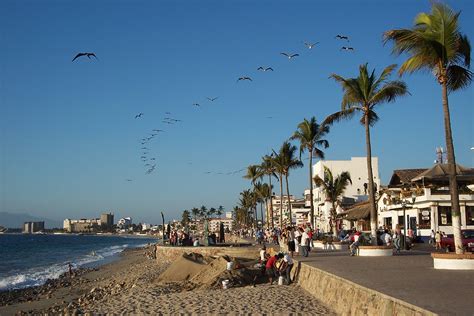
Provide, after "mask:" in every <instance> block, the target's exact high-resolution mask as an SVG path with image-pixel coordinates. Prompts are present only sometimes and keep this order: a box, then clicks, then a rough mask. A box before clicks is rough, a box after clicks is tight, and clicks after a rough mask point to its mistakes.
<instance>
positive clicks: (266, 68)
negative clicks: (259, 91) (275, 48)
mask: <svg viewBox="0 0 474 316" xmlns="http://www.w3.org/2000/svg"><path fill="white" fill-rule="evenodd" d="M257 70H261V71H263V72H265V71H273V68H272V67H263V66H260V67H258V68H257Z"/></svg>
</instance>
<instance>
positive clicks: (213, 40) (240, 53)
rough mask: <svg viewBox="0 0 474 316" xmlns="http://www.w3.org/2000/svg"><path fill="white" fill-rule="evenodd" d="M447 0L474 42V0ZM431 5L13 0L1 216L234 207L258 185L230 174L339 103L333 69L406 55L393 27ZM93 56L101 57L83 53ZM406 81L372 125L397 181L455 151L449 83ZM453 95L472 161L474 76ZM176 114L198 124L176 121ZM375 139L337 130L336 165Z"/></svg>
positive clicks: (152, 218)
mask: <svg viewBox="0 0 474 316" xmlns="http://www.w3.org/2000/svg"><path fill="white" fill-rule="evenodd" d="M447 3H448V4H449V5H450V6H451V7H452V8H453V9H454V10H456V11H459V10H461V11H462V13H461V17H460V25H461V31H462V32H463V33H465V34H466V35H467V36H468V37H469V38H470V39H471V40H472V39H473V38H474V34H473V31H474V27H473V26H474V22H473V20H472V19H470V18H469V17H471V16H472V15H473V13H474V10H473V8H474V4H473V3H472V1H469V0H465V1H448V2H447ZM423 11H424V12H429V11H430V3H429V1H412V0H406V1H390V2H384V3H383V5H381V4H380V2H379V1H375V0H373V1H269V0H268V1H267V0H264V1H250V0H249V1H247V0H243V1H235V0H234V1H232V0H231V1H218V0H216V1H207V0H202V1H184V0H178V1H105V0H103V1H59V0H57V1H49V0H44V1H21V0H20V1H18V0H14V1H13V0H0V32H1V33H0V34H1V42H2V49H1V50H0V91H1V92H0V108H1V115H0V122H1V127H0V128H1V130H0V133H1V134H0V199H1V203H0V211H3V212H11V213H25V212H26V213H29V214H31V215H34V216H41V217H46V218H51V219H55V220H62V219H64V218H84V217H97V216H98V215H99V214H100V213H102V212H105V211H112V212H114V213H115V215H116V218H118V217H123V216H131V217H132V218H133V219H134V222H152V223H157V222H159V221H160V211H163V212H164V213H165V214H166V216H167V217H168V218H180V217H181V213H182V211H183V210H184V209H191V208H193V207H200V206H201V205H205V206H207V207H208V208H209V207H215V208H217V207H218V206H219V205H223V206H224V207H225V209H226V210H231V209H232V207H233V206H234V205H236V204H237V202H238V198H239V193H240V192H241V191H242V190H244V189H247V188H250V183H249V181H248V180H246V179H242V176H243V173H238V174H234V175H225V173H228V172H231V171H236V170H240V169H242V168H245V167H247V166H248V165H250V164H258V163H260V162H261V157H262V156H264V155H265V154H269V153H270V152H271V150H272V149H276V150H277V149H278V148H279V147H280V146H281V144H282V143H283V142H284V141H285V140H286V139H288V138H289V137H290V136H291V135H292V133H293V132H294V131H295V130H296V127H297V125H298V123H299V122H301V121H302V120H303V119H304V118H310V117H311V116H315V117H316V118H317V120H318V122H321V121H322V120H324V118H325V117H326V116H327V115H329V114H331V113H333V112H336V111H338V110H339V109H340V102H341V97H342V90H341V87H340V86H339V85H338V84H337V83H336V82H334V80H331V79H329V78H328V77H329V76H330V75H331V74H332V73H336V74H339V75H341V76H343V77H355V76H357V74H358V67H359V65H361V64H363V63H369V67H370V68H371V69H372V68H375V69H376V72H377V73H380V71H381V70H382V69H383V68H384V67H386V66H388V65H390V64H393V63H397V64H398V65H400V64H401V63H402V62H403V61H404V60H405V58H406V56H400V57H397V56H394V55H392V54H391V44H387V45H385V46H384V45H383V43H382V40H381V39H382V33H383V32H384V31H386V30H389V29H394V28H409V27H411V26H412V22H413V19H414V17H415V16H416V14H418V13H419V12H423ZM337 34H342V35H347V36H349V38H350V41H349V42H346V41H341V40H338V39H335V35H337ZM305 41H307V42H320V43H319V44H317V45H316V46H315V47H314V48H313V49H311V50H309V49H307V48H306V47H305V45H304V44H303V42H305ZM342 46H351V47H354V48H355V50H354V51H341V50H340V48H341V47H342ZM79 52H94V53H95V54H96V56H97V58H98V59H94V58H93V57H92V58H91V59H88V58H87V57H80V58H78V59H77V60H75V61H74V62H72V61H71V60H72V59H73V57H74V56H75V55H76V54H77V53H79ZM281 52H289V53H299V54H300V56H299V57H296V58H293V59H291V60H289V59H288V58H286V57H284V56H282V55H280V53H281ZM259 66H268V67H272V68H273V69H274V71H273V72H271V71H267V72H258V71H257V67H259ZM241 76H250V77H251V78H252V79H253V81H252V82H249V81H240V82H237V78H239V77H241ZM392 78H393V79H398V75H394V76H393V77H392ZM402 80H404V81H405V82H406V83H407V85H408V88H409V91H410V93H411V95H410V96H406V97H403V98H400V99H399V100H398V101H396V102H395V103H390V104H383V105H381V106H380V107H379V110H378V114H379V116H380V121H379V122H378V123H377V124H376V125H375V126H374V128H373V129H372V153H373V155H374V156H377V157H379V170H380V176H381V179H382V183H383V184H387V182H388V180H389V178H390V176H391V174H392V171H393V170H394V169H403V168H423V167H424V168H427V167H430V166H432V164H433V161H434V159H435V158H436V156H435V149H436V147H437V146H443V147H444V146H445V145H444V143H445V142H444V126H443V116H442V108H441V89H440V87H439V85H438V84H437V83H436V81H435V80H434V78H433V76H432V75H431V74H430V73H417V74H413V75H406V76H403V77H402ZM207 97H218V99H217V100H215V101H213V102H210V101H208V100H207V99H206V98H207ZM449 101H450V106H451V115H452V116H451V119H452V128H453V136H454V144H455V150H456V159H457V162H458V163H459V164H461V165H465V166H470V167H472V166H473V165H474V151H472V150H470V148H471V147H473V146H474V137H473V135H474V128H473V119H474V113H473V89H472V86H471V87H469V88H468V89H465V90H462V91H459V92H455V93H452V94H451V95H450V96H449ZM193 103H199V104H200V106H199V107H197V106H193ZM166 112H170V113H171V114H165V113H166ZM138 113H143V116H141V117H140V118H137V119H135V115H137V114H138ZM167 116H170V117H173V118H175V119H179V120H182V122H176V123H175V124H165V123H162V120H163V119H164V118H165V117H167ZM268 117H271V118H268ZM152 129H163V130H165V132H163V133H160V134H159V135H157V136H155V137H154V138H153V139H152V140H151V141H150V142H148V143H147V144H146V145H145V146H146V147H147V148H148V150H147V151H148V153H147V154H146V156H147V158H148V159H150V158H152V157H154V158H155V159H156V160H155V161H156V168H155V170H154V171H153V172H151V173H150V174H146V171H147V167H145V166H144V162H143V161H142V160H141V159H140V156H142V154H143V153H142V152H143V150H142V149H141V148H142V147H143V145H142V144H141V139H142V138H144V137H149V136H150V135H149V134H150V133H152ZM364 137H365V136H364V129H363V127H362V126H361V125H360V123H359V122H358V119H353V120H351V121H347V122H342V123H339V124H337V125H334V126H333V127H332V128H331V131H330V133H329V134H328V136H327V140H328V141H329V143H330V147H329V148H328V149H326V150H325V154H326V159H328V160H349V159H350V157H355V156H365V155H366V148H365V138H364ZM305 156H306V155H305ZM150 162H151V161H148V162H147V163H150ZM304 163H305V166H304V167H303V168H301V169H298V170H295V171H293V172H292V174H291V176H290V190H291V193H292V194H294V195H296V196H302V194H303V191H304V189H305V188H306V187H307V183H308V165H307V161H304ZM148 167H149V166H148ZM206 172H211V173H210V174H206ZM218 173H223V174H218ZM127 179H128V180H132V181H127ZM275 192H276V193H278V185H277V187H276V188H275Z"/></svg>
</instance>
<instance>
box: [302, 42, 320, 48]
mask: <svg viewBox="0 0 474 316" xmlns="http://www.w3.org/2000/svg"><path fill="white" fill-rule="evenodd" d="M316 44H319V42H316V43H313V44H311V43H307V42H304V45H305V46H306V47H308V49H311V48H313V47H314V46H316Z"/></svg>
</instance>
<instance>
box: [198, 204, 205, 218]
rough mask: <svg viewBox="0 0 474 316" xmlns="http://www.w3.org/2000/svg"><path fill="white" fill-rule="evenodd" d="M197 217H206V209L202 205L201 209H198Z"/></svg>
mask: <svg viewBox="0 0 474 316" xmlns="http://www.w3.org/2000/svg"><path fill="white" fill-rule="evenodd" d="M199 216H200V217H207V207H205V206H204V205H202V206H201V208H200V209H199Z"/></svg>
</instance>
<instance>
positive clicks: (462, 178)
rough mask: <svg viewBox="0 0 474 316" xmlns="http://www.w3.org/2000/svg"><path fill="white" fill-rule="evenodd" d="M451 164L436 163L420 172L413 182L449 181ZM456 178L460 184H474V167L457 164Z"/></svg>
mask: <svg viewBox="0 0 474 316" xmlns="http://www.w3.org/2000/svg"><path fill="white" fill-rule="evenodd" d="M449 169H450V165H449V164H436V165H434V166H433V167H432V168H430V169H428V170H426V171H424V172H422V173H420V174H419V175H418V176H416V177H415V178H413V179H412V180H411V181H412V182H422V183H425V182H428V183H449V177H448V174H449ZM456 179H457V181H458V184H460V183H463V184H474V169H472V168H466V167H463V166H461V165H458V164H456Z"/></svg>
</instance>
